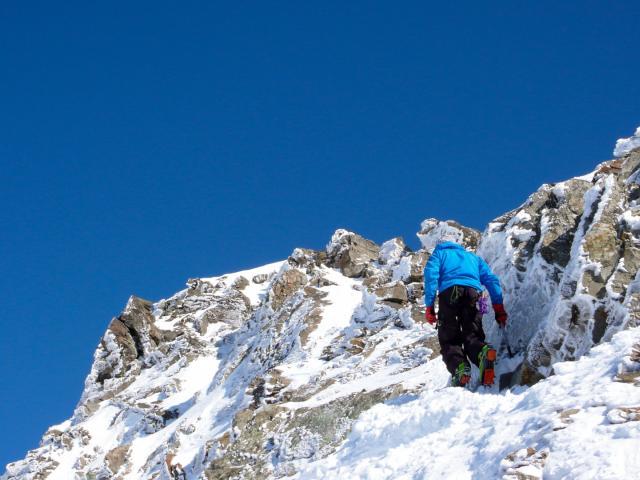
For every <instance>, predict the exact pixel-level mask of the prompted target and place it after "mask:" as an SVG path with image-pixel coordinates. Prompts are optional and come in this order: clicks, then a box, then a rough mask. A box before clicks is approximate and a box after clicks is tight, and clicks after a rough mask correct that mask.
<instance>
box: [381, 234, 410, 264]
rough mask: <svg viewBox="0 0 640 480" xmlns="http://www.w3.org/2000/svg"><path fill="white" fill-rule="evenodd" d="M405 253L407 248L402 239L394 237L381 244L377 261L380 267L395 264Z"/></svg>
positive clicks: (407, 250)
mask: <svg viewBox="0 0 640 480" xmlns="http://www.w3.org/2000/svg"><path fill="white" fill-rule="evenodd" d="M407 252H409V247H407V245H406V244H405V243H404V240H403V239H402V237H395V238H392V239H391V240H387V241H386V242H384V243H383V244H382V246H381V247H380V254H379V258H378V261H379V262H380V264H382V265H393V264H397V263H398V262H399V261H400V258H402V256H403V255H404V254H405V253H407Z"/></svg>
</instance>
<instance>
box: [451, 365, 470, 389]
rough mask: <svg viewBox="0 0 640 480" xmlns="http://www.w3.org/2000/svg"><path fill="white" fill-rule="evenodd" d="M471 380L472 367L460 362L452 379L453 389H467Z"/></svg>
mask: <svg viewBox="0 0 640 480" xmlns="http://www.w3.org/2000/svg"><path fill="white" fill-rule="evenodd" d="M470 380H471V367H469V365H468V364H466V363H465V362H460V365H458V368H457V369H456V373H454V374H453V376H452V377H451V386H452V387H465V386H466V385H467V384H468V383H469V381H470Z"/></svg>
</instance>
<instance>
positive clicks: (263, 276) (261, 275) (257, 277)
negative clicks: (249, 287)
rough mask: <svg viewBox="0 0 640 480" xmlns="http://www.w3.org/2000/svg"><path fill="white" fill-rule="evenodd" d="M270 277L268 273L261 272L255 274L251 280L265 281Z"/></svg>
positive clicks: (254, 281) (256, 281)
mask: <svg viewBox="0 0 640 480" xmlns="http://www.w3.org/2000/svg"><path fill="white" fill-rule="evenodd" d="M268 279H269V275H267V274H266V273H259V274H258V275H254V276H253V278H252V279H251V281H252V282H253V283H258V284H259V283H264V282H266V281H267V280H268Z"/></svg>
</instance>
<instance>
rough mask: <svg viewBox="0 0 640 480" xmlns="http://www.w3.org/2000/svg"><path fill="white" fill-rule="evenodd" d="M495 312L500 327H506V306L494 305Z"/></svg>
mask: <svg viewBox="0 0 640 480" xmlns="http://www.w3.org/2000/svg"><path fill="white" fill-rule="evenodd" d="M493 311H494V312H495V314H496V322H498V325H499V326H500V328H504V327H506V326H507V318H508V317H507V312H505V311H504V305H502V304H501V303H494V304H493Z"/></svg>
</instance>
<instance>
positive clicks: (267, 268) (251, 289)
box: [202, 260, 286, 307]
mask: <svg viewBox="0 0 640 480" xmlns="http://www.w3.org/2000/svg"><path fill="white" fill-rule="evenodd" d="M285 264H286V261H284V260H282V261H279V262H274V263H269V264H267V265H263V266H261V267H258V268H251V269H249V270H242V271H240V272H235V273H229V274H226V275H222V276H220V277H209V278H203V279H202V280H203V281H205V282H209V283H211V284H213V285H215V284H216V283H218V282H223V283H224V284H225V285H226V286H228V287H230V286H231V285H233V283H234V282H235V281H236V280H238V279H239V278H240V277H244V278H246V279H247V280H249V285H248V286H246V287H245V288H243V289H242V293H243V294H244V295H245V296H247V297H248V298H249V301H250V302H251V305H252V306H254V307H255V306H257V305H259V304H260V302H261V301H262V299H263V298H264V295H265V293H266V292H267V290H268V289H269V282H268V281H265V282H262V283H255V282H254V281H253V280H252V279H253V277H255V276H256V275H267V276H270V275H273V274H276V273H277V272H279V271H280V269H281V268H282V267H283V266H284V265H285Z"/></svg>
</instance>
